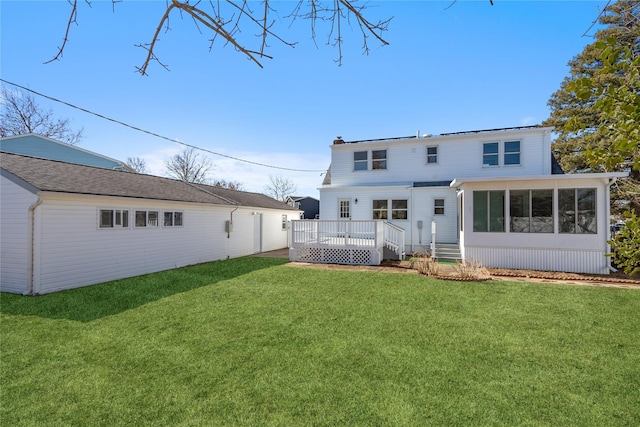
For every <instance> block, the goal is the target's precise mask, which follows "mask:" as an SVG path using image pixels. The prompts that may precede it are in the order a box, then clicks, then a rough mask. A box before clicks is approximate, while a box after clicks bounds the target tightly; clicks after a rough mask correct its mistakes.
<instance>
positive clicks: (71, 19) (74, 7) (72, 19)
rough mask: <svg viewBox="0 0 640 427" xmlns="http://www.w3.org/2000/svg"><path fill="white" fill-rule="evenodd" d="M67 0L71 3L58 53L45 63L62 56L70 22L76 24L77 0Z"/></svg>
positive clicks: (67, 39) (67, 38)
mask: <svg viewBox="0 0 640 427" xmlns="http://www.w3.org/2000/svg"><path fill="white" fill-rule="evenodd" d="M68 1H69V3H70V4H71V13H70V14H69V21H68V22H67V28H66V30H65V33H64V37H63V39H62V46H60V47H59V48H58V53H57V54H56V55H55V56H54V57H53V58H51V59H50V60H48V61H46V62H45V64H49V63H50V62H53V61H57V60H58V59H60V58H61V57H62V52H63V51H64V48H65V46H66V45H67V41H69V30H70V29H71V24H73V23H75V24H77V22H76V18H77V16H78V0H68ZM87 3H88V2H87ZM89 4H90V3H89Z"/></svg>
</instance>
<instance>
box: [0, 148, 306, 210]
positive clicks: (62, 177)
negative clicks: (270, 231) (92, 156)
mask: <svg viewBox="0 0 640 427" xmlns="http://www.w3.org/2000/svg"><path fill="white" fill-rule="evenodd" d="M0 167H1V168H2V169H3V170H4V171H7V172H9V173H10V174H11V175H13V176H15V177H17V178H19V179H21V180H22V181H24V182H26V183H28V184H30V185H32V186H33V187H35V188H36V189H37V190H40V191H49V192H56V193H71V194H91V195H100V196H117V197H132V198H139V199H154V200H171V201H178V202H194V203H209V204H216V205H229V206H234V205H240V206H249V207H256V208H267V209H287V210H295V209H293V208H292V207H291V206H289V205H287V204H286V203H282V202H279V201H277V200H275V199H272V198H271V197H268V196H265V195H264V194H258V193H249V192H244V191H234V190H227V189H223V188H217V187H212V186H208V185H196V184H189V183H186V182H183V181H178V180H174V179H169V178H162V177H158V176H153V175H144V174H137V173H131V172H122V171H114V170H109V169H101V168H95V167H90V166H83V165H76V164H72V163H64V162H59V161H54V160H45V159H39V158H34V157H27V156H21V155H17V154H10V153H2V154H1V156H0Z"/></svg>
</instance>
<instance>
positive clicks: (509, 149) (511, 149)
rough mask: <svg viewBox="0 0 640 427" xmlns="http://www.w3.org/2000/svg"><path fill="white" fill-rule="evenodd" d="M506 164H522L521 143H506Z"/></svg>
mask: <svg viewBox="0 0 640 427" xmlns="http://www.w3.org/2000/svg"><path fill="white" fill-rule="evenodd" d="M504 164H505V165H519V164H520V141H507V142H505V143H504Z"/></svg>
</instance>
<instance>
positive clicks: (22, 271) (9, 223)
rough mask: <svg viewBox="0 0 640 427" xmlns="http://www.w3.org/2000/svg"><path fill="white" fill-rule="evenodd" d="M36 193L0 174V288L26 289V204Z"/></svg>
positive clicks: (10, 290)
mask: <svg viewBox="0 0 640 427" xmlns="http://www.w3.org/2000/svg"><path fill="white" fill-rule="evenodd" d="M37 200H38V198H37V196H36V195H35V194H33V193H30V192H28V191H26V190H25V189H24V188H22V187H20V186H18V185H16V184H15V183H13V182H11V181H10V180H9V179H7V178H5V177H0V218H1V220H2V221H1V226H0V291H3V292H13V293H23V292H26V291H27V284H28V280H29V277H28V268H29V266H28V263H29V227H30V226H29V207H30V206H31V205H33V204H34V203H36V201H37Z"/></svg>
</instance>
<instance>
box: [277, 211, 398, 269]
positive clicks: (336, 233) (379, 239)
mask: <svg viewBox="0 0 640 427" xmlns="http://www.w3.org/2000/svg"><path fill="white" fill-rule="evenodd" d="M384 247H388V248H390V249H392V250H394V251H398V250H400V249H402V250H403V249H404V230H402V229H400V228H398V227H395V226H391V225H390V224H389V223H387V222H385V221H379V220H372V221H324V220H300V221H291V249H290V250H289V259H290V260H291V261H301V262H322V263H330V264H359V265H379V264H380V262H381V261H382V258H383V255H382V254H383V249H384ZM398 253H399V254H400V253H401V252H398Z"/></svg>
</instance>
